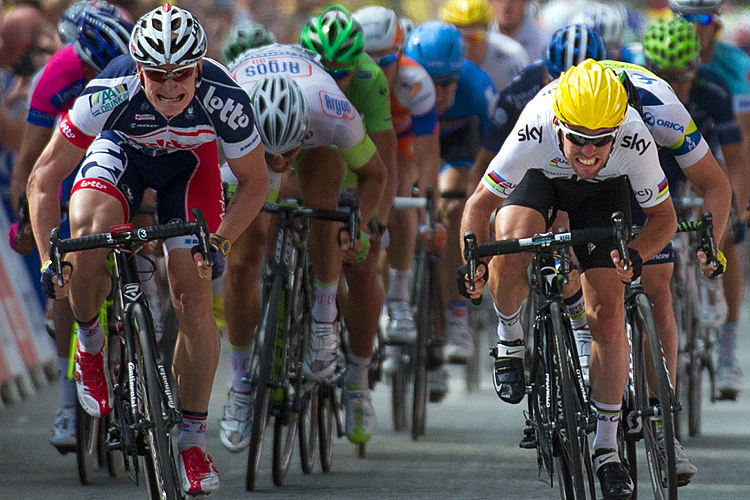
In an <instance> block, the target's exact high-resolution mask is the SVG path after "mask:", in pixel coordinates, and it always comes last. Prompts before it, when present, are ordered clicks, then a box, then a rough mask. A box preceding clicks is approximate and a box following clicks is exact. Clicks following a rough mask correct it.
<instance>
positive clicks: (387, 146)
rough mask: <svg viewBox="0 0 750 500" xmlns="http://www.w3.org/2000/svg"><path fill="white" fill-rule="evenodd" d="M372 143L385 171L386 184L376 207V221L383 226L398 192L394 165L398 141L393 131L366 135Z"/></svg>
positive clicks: (396, 171) (396, 172) (396, 173)
mask: <svg viewBox="0 0 750 500" xmlns="http://www.w3.org/2000/svg"><path fill="white" fill-rule="evenodd" d="M368 135H369V136H370V139H372V142H374V143H375V146H377V148H378V154H379V155H380V159H381V160H382V161H383V163H384V165H385V169H386V175H387V182H386V183H385V188H384V189H383V196H382V198H381V199H380V204H379V205H378V221H379V222H382V223H383V224H385V223H387V222H388V216H389V215H390V212H391V207H392V206H393V198H394V197H395V196H396V191H397V190H398V167H397V165H396V151H397V150H398V139H396V131H395V130H393V129H388V130H382V131H380V132H370V133H368Z"/></svg>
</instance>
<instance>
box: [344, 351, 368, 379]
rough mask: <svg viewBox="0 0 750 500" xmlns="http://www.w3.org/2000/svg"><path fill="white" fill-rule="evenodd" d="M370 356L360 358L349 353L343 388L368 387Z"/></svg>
mask: <svg viewBox="0 0 750 500" xmlns="http://www.w3.org/2000/svg"><path fill="white" fill-rule="evenodd" d="M371 359H372V356H368V357H366V358H361V357H359V356H355V355H354V354H352V353H349V355H348V358H347V363H346V365H347V370H346V375H345V376H344V386H345V387H350V386H356V387H369V381H370V379H369V374H370V360H371Z"/></svg>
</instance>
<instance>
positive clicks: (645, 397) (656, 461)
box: [632, 294, 677, 500]
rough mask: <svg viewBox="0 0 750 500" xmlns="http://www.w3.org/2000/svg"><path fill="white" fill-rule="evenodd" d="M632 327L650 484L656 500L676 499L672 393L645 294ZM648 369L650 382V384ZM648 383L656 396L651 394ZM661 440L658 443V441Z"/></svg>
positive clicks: (637, 391) (635, 369) (639, 299)
mask: <svg viewBox="0 0 750 500" xmlns="http://www.w3.org/2000/svg"><path fill="white" fill-rule="evenodd" d="M634 312H635V320H636V321H635V324H634V325H632V327H633V328H634V331H633V372H634V373H633V376H634V378H635V398H636V405H637V408H638V412H639V415H640V416H641V425H642V429H643V443H644V445H645V447H646V462H647V464H648V469H649V474H650V476H651V487H652V489H653V490H654V497H655V498H656V499H657V500H676V499H677V473H676V463H675V449H674V421H673V414H672V409H673V407H674V394H673V392H672V383H671V381H670V378H669V373H668V372H667V368H666V365H665V362H664V356H663V354H662V350H661V342H660V341H659V336H658V334H657V330H656V323H655V322H654V315H653V311H652V309H651V303H650V302H649V299H648V297H647V296H646V295H645V294H638V296H637V297H636V302H635V311H634ZM649 372H651V373H652V374H653V379H654V380H653V383H652V384H651V385H649V382H648V375H649ZM649 387H651V390H652V392H653V393H654V394H655V397H650V395H649ZM660 441H661V444H660Z"/></svg>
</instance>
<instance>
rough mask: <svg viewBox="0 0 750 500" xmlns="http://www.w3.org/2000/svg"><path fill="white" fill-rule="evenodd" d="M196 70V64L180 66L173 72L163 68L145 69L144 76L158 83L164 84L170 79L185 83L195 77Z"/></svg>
mask: <svg viewBox="0 0 750 500" xmlns="http://www.w3.org/2000/svg"><path fill="white" fill-rule="evenodd" d="M195 68H196V65H195V64H189V65H187V66H180V67H177V68H174V69H171V70H166V69H161V68H143V74H144V75H146V78H148V79H149V80H151V81H153V82H156V83H164V82H166V81H167V80H169V79H170V78H171V79H172V80H174V81H175V82H184V81H185V80H187V79H188V78H190V77H191V76H192V75H193V72H194V71H195Z"/></svg>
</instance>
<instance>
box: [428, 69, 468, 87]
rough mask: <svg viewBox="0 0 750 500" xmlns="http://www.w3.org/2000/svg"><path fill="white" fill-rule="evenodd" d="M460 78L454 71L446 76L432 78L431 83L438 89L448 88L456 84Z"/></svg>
mask: <svg viewBox="0 0 750 500" xmlns="http://www.w3.org/2000/svg"><path fill="white" fill-rule="evenodd" d="M460 76H461V75H460V73H459V72H458V71H456V72H455V73H448V74H446V75H439V76H432V83H434V84H435V85H437V86H438V87H448V86H450V85H452V84H454V83H456V82H457V81H458V79H459V78H460Z"/></svg>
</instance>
